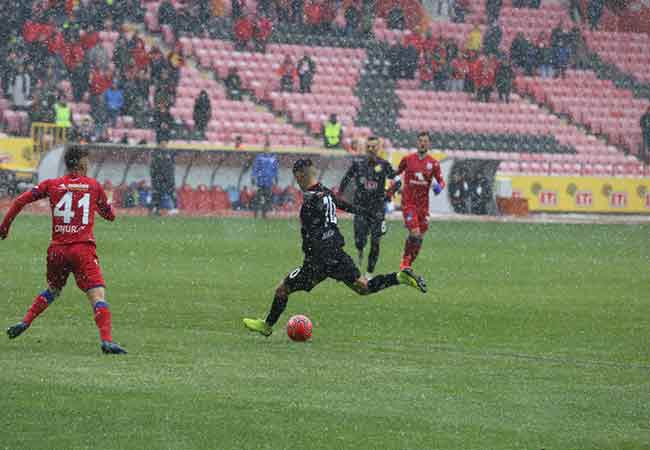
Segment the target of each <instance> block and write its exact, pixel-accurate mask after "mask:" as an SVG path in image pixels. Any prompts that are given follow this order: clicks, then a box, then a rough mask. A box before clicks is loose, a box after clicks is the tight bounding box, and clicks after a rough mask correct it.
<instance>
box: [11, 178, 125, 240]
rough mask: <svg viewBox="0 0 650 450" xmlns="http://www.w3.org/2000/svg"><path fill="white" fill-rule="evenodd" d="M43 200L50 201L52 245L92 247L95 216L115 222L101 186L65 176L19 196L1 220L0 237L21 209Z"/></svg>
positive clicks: (92, 180)
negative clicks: (85, 243) (83, 244)
mask: <svg viewBox="0 0 650 450" xmlns="http://www.w3.org/2000/svg"><path fill="white" fill-rule="evenodd" d="M43 198H49V199H50V208H52V244H53V245H65V244H75V243H81V242H90V243H94V242H95V236H94V235H93V225H94V223H95V212H98V213H99V214H100V215H101V216H102V217H103V218H104V219H106V220H111V221H112V220H115V212H114V211H113V208H112V206H111V205H110V204H109V203H108V199H107V198H106V193H105V192H104V189H103V188H102V187H101V185H100V184H99V183H98V182H97V181H96V180H94V179H93V178H89V177H85V176H80V175H76V174H69V175H65V176H62V177H61V178H53V179H49V180H45V181H43V182H41V183H40V184H39V185H38V186H36V187H35V188H34V189H32V190H31V191H29V192H25V193H24V194H21V195H20V196H19V197H18V198H17V199H16V200H15V201H14V203H13V204H12V205H11V208H10V209H9V211H8V212H7V214H6V216H5V217H4V220H3V222H2V224H1V225H0V234H5V235H6V233H7V232H8V231H9V226H10V225H11V222H13V220H14V218H15V217H16V216H17V215H18V213H20V211H21V210H22V209H23V208H24V207H25V205H27V204H28V203H32V202H35V201H37V200H40V199H43Z"/></svg>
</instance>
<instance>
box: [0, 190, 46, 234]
mask: <svg viewBox="0 0 650 450" xmlns="http://www.w3.org/2000/svg"><path fill="white" fill-rule="evenodd" d="M43 197H44V196H43V195H42V194H41V193H40V192H39V191H38V190H37V189H32V190H31V191H28V192H23V193H22V194H20V195H19V196H18V197H17V198H16V199H15V200H14V201H13V203H12V204H11V207H10V208H9V211H7V214H6V215H5V217H4V220H3V221H2V224H0V239H6V238H7V236H9V229H10V228H11V224H12V222H13V221H14V219H15V218H16V216H18V214H20V212H21V211H22V210H23V208H24V207H25V206H27V205H29V204H30V203H32V202H35V201H37V200H40V199H42V198H43Z"/></svg>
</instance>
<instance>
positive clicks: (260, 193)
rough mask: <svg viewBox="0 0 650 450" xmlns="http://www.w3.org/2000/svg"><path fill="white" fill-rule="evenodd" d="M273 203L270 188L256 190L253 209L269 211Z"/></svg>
mask: <svg viewBox="0 0 650 450" xmlns="http://www.w3.org/2000/svg"><path fill="white" fill-rule="evenodd" d="M272 203H273V191H271V188H270V187H260V188H257V194H256V195H255V209H261V210H262V211H270V210H271V206H272Z"/></svg>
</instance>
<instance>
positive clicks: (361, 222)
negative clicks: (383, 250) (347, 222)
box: [354, 215, 386, 248]
mask: <svg viewBox="0 0 650 450" xmlns="http://www.w3.org/2000/svg"><path fill="white" fill-rule="evenodd" d="M368 234H370V236H371V237H372V239H379V238H380V237H382V236H383V235H384V234H386V221H385V220H372V219H370V218H368V217H365V216H362V215H356V216H354V243H355V245H356V247H357V248H363V247H365V246H366V241H367V240H368Z"/></svg>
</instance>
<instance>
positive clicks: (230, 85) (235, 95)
mask: <svg viewBox="0 0 650 450" xmlns="http://www.w3.org/2000/svg"><path fill="white" fill-rule="evenodd" d="M225 83H226V96H227V97H228V100H234V101H237V102H240V101H241V99H242V89H241V78H239V73H237V68H236V67H231V68H230V69H228V76H227V77H226V82H225Z"/></svg>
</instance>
